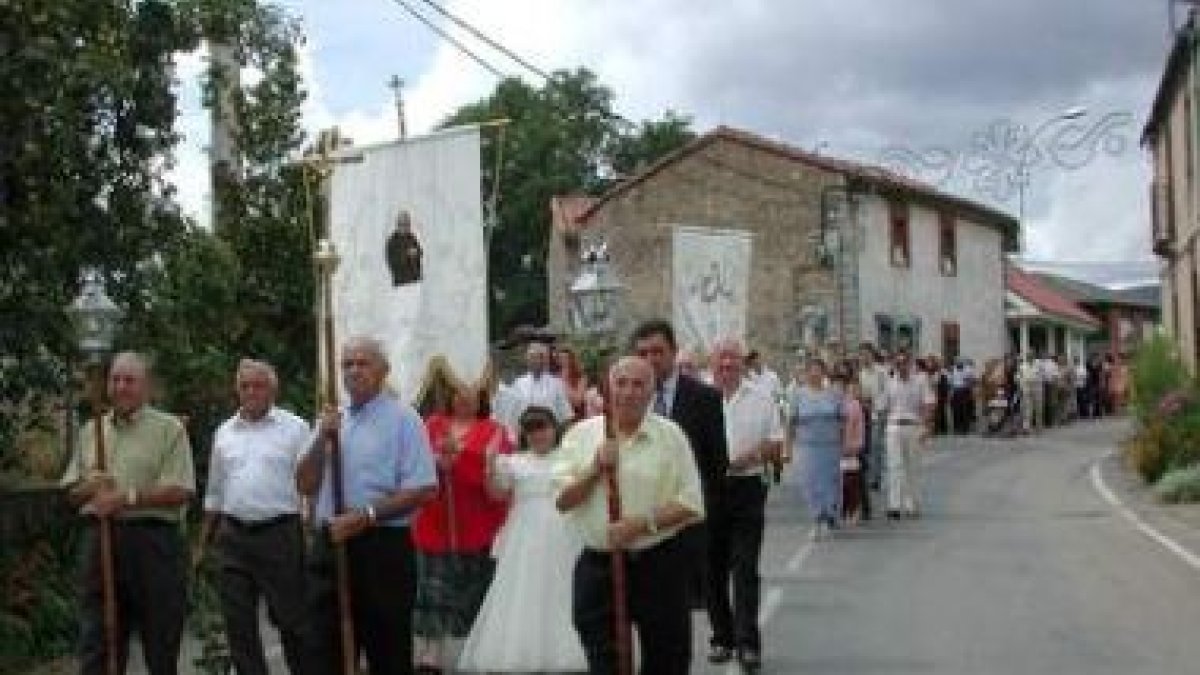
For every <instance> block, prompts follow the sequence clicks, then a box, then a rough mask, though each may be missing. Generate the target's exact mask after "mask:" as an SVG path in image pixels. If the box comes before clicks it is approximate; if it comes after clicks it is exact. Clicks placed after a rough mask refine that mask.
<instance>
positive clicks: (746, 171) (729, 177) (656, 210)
mask: <svg viewBox="0 0 1200 675" xmlns="http://www.w3.org/2000/svg"><path fill="white" fill-rule="evenodd" d="M840 183H841V177H840V176H839V175H838V174H835V173H830V172H826V171H822V170H820V169H817V168H813V167H809V166H807V165H804V164H801V163H799V162H796V161H794V160H791V159H787V158H785V157H781V156H778V155H775V154H772V153H768V152H764V151H762V150H758V149H754V148H751V147H748V146H746V145H744V144H741V143H736V142H731V141H729V140H728V139H723V138H722V139H717V140H716V141H714V142H713V143H710V144H707V145H705V146H703V147H701V148H700V149H698V150H696V151H695V152H693V153H692V154H689V155H687V156H685V157H683V158H681V159H680V160H679V161H677V162H675V163H672V164H670V165H668V166H666V167H664V168H662V169H661V170H660V171H659V172H658V173H656V174H655V175H653V176H652V177H650V179H649V180H645V181H643V182H641V183H639V184H638V185H635V186H633V187H632V188H631V189H629V190H627V191H625V192H623V193H621V194H620V195H619V196H617V197H615V198H614V199H612V200H610V201H608V202H606V203H605V204H604V205H603V206H601V208H600V210H599V211H598V212H597V213H596V214H595V215H594V216H593V218H592V219H591V220H590V221H589V222H588V225H587V227H586V228H585V229H584V230H583V233H582V234H583V236H584V237H595V238H603V239H604V240H605V241H607V242H608V244H609V250H610V252H611V254H612V259H613V264H614V267H615V269H616V270H617V273H618V274H619V275H620V276H621V278H622V279H623V280H624V281H625V283H626V284H628V286H629V287H630V289H631V291H630V293H629V296H628V298H627V308H626V309H627V315H628V317H629V319H630V323H631V324H632V323H636V322H638V321H641V320H644V319H647V318H652V317H665V318H668V319H669V318H670V317H671V301H670V298H671V268H672V262H673V261H672V256H671V236H672V227H673V226H675V225H689V226H699V227H706V226H707V227H716V228H724V229H740V230H746V231H748V232H750V233H751V236H752V239H753V244H752V246H753V263H752V272H751V279H750V291H749V295H750V307H749V314H748V316H747V329H748V335H747V336H746V337H747V341H748V343H749V344H750V345H751V346H752V347H755V348H757V349H759V350H760V351H762V352H763V354H764V357H765V358H766V360H767V362H768V363H770V364H771V365H772V366H773V367H775V368H776V369H779V370H783V369H784V368H786V367H789V366H790V365H791V363H792V362H793V361H794V360H795V352H796V348H797V347H798V346H799V344H798V340H799V331H798V329H797V321H798V317H799V315H800V311H801V309H802V308H803V307H805V306H806V305H812V304H820V305H823V306H828V307H834V306H835V303H836V297H837V288H836V282H835V277H834V274H833V273H832V271H831V270H829V269H827V268H825V267H821V266H819V265H817V264H816V260H815V256H814V248H813V246H814V241H815V238H816V236H817V232H818V230H819V228H820V201H821V191H822V188H823V187H824V186H826V185H833V184H840ZM556 239H557V241H555V242H554V243H553V244H552V253H551V261H550V281H549V283H550V284H551V289H550V291H551V292H550V298H551V307H550V316H551V319H552V321H553V322H554V323H555V325H556V326H562V325H565V313H564V311H563V308H562V306H561V305H559V306H555V305H557V304H558V303H560V302H562V299H563V298H564V297H565V295H564V293H563V289H565V288H566V286H567V285H569V283H570V279H571V278H572V274H573V272H574V270H575V269H576V266H575V261H574V260H573V259H572V258H571V257H570V254H569V253H568V252H567V243H566V242H565V241H564V239H565V238H564V237H562V236H556ZM553 247H557V250H553ZM833 317H834V314H833V313H832V312H831V314H830V318H831V320H832V319H833Z"/></svg>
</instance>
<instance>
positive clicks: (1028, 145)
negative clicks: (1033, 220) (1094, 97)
mask: <svg viewBox="0 0 1200 675" xmlns="http://www.w3.org/2000/svg"><path fill="white" fill-rule="evenodd" d="M1087 113H1088V111H1087V108H1083V107H1079V106H1076V107H1074V108H1067V109H1066V110H1063V111H1062V112H1060V113H1058V114H1057V115H1053V116H1051V117H1048V118H1047V119H1045V120H1043V121H1042V123H1041V124H1039V125H1037V126H1036V127H1034V129H1033V132H1032V133H1030V134H1028V135H1027V136H1026V137H1025V142H1024V143H1023V144H1022V146H1021V150H1020V155H1019V156H1018V164H1017V223H1018V225H1019V226H1020V228H1021V251H1022V252H1027V251H1028V243H1029V242H1028V241H1027V240H1026V236H1027V235H1026V233H1025V186H1026V184H1027V183H1029V166H1030V163H1031V158H1032V157H1033V155H1034V151H1035V150H1036V148H1037V139H1038V136H1040V135H1041V133H1042V132H1043V131H1045V130H1046V128H1047V127H1049V126H1050V125H1051V124H1055V123H1057V122H1065V121H1068V120H1077V119H1079V118H1081V117H1084V116H1085V115H1087ZM1009 194H1010V195H1011V194H1012V193H1011V192H1010V193H1009Z"/></svg>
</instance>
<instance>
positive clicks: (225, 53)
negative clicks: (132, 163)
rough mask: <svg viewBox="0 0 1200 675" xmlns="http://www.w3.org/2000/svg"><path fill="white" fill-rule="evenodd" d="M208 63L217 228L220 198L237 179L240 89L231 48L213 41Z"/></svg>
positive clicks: (220, 223)
mask: <svg viewBox="0 0 1200 675" xmlns="http://www.w3.org/2000/svg"><path fill="white" fill-rule="evenodd" d="M209 45H210V46H209V55H210V58H211V59H212V77H213V85H214V87H215V91H216V96H215V97H214V100H213V106H212V111H211V112H210V120H211V124H212V145H211V147H210V148H209V174H210V176H211V179H212V187H211V188H210V194H211V200H212V213H211V216H212V225H213V228H214V229H216V228H219V227H221V226H223V225H228V223H225V222H224V221H223V218H222V214H221V195H222V193H223V189H224V187H225V186H228V185H229V184H230V183H232V182H235V181H237V180H239V179H240V178H241V175H242V164H241V155H240V153H239V152H238V142H237V139H238V134H239V121H238V118H237V107H236V105H235V102H236V100H237V99H236V96H237V93H238V92H239V90H240V89H241V86H242V78H241V66H240V65H239V64H238V60H237V55H236V53H235V52H234V48H233V45H232V44H231V43H229V42H226V41H223V40H219V39H214V40H212V41H211V42H210V43H209Z"/></svg>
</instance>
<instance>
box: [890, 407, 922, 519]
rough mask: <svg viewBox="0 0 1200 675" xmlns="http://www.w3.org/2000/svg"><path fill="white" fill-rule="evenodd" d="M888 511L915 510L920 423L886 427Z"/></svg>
mask: <svg viewBox="0 0 1200 675" xmlns="http://www.w3.org/2000/svg"><path fill="white" fill-rule="evenodd" d="M886 452H887V502H888V511H900V512H903V513H916V512H917V510H918V509H919V508H920V504H919V501H918V498H917V493H918V492H919V491H920V485H921V481H920V478H921V457H920V453H921V425H919V424H907V425H900V424H889V425H888V427H887V449H886Z"/></svg>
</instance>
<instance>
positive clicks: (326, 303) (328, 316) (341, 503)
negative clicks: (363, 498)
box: [318, 245, 358, 675]
mask: <svg viewBox="0 0 1200 675" xmlns="http://www.w3.org/2000/svg"><path fill="white" fill-rule="evenodd" d="M329 246H330V247H332V245H329ZM328 252H329V254H330V255H329V256H328V260H325V261H324V262H326V263H328V264H325V265H323V266H321V267H320V270H321V276H320V281H321V314H322V317H321V323H322V334H323V342H324V347H325V353H324V357H325V358H324V361H325V368H324V371H325V396H324V398H325V403H326V405H336V403H337V400H338V394H337V359H336V356H335V354H334V351H335V348H336V345H337V342H336V341H335V339H334V331H333V289H332V288H331V286H332V283H331V282H332V277H333V265H334V264H336V258H335V257H334V256H333V255H332V248H330V249H329V251H328ZM321 253H322V252H321V251H318V255H321ZM326 443H328V444H329V448H328V449H329V452H328V457H329V462H330V473H331V474H332V475H331V476H330V479H331V480H332V481H333V486H332V487H333V513H334V515H339V516H340V515H342V513H344V512H345V510H346V486H345V482H344V478H343V475H342V449H341V439H340V438H339V435H338V434H330V435H329V437H328V439H327V441H326ZM333 555H334V574H335V582H336V584H337V599H338V624H339V629H340V633H341V644H342V672H343V674H344V675H355V673H357V672H358V649H357V645H356V644H355V641H354V614H353V612H352V610H353V607H352V605H351V598H350V565H349V561H348V560H347V556H346V544H345V542H334V543H333Z"/></svg>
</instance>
